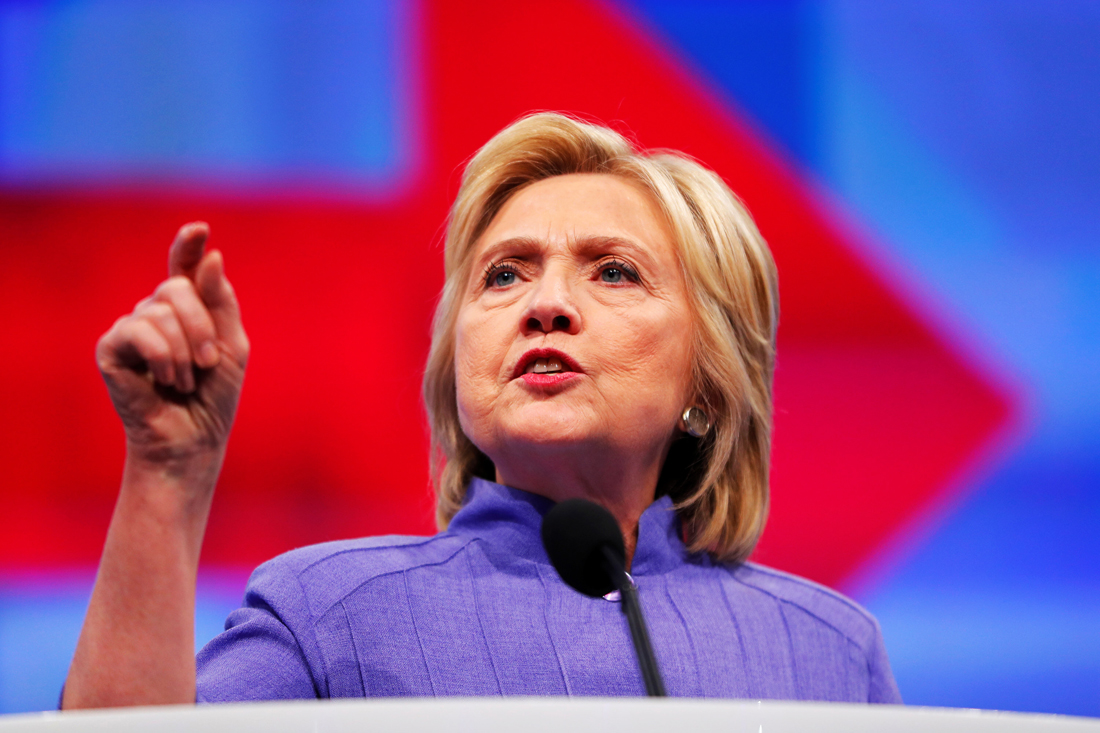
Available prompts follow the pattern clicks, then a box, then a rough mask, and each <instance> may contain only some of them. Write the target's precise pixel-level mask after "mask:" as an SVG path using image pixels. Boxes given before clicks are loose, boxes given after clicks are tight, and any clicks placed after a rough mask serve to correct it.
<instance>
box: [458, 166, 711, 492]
mask: <svg viewBox="0 0 1100 733" xmlns="http://www.w3.org/2000/svg"><path fill="white" fill-rule="evenodd" d="M473 258H474V264H473V268H472V270H471V275H470V280H469V282H468V283H467V284H466V290H465V293H464V296H463V301H462V305H461V307H460V311H459V315H458V322H457V326H456V328H457V331H456V339H457V340H456V350H455V367H456V372H457V398H458V410H459V417H460V420H461V424H462V428H463V430H464V431H465V433H466V435H467V436H468V437H469V438H470V439H471V440H472V441H473V443H474V444H475V445H476V446H478V448H479V449H480V450H481V451H482V452H483V453H485V454H486V455H487V456H489V458H491V459H492V460H493V461H494V463H496V465H497V468H498V471H499V472H500V476H499V477H498V478H499V479H500V480H502V481H504V482H505V483H509V482H510V481H509V471H508V467H510V466H511V467H513V469H514V468H515V467H517V466H522V464H523V463H524V461H525V459H526V458H527V457H531V458H536V457H538V456H539V455H547V454H549V455H555V454H557V455H561V456H563V457H564V456H565V455H576V454H577V451H578V449H579V451H580V453H579V455H582V456H583V455H586V454H587V455H589V456H590V457H591V458H593V459H597V460H598V459H599V458H600V456H601V455H606V456H607V458H608V459H611V458H612V456H615V455H634V456H636V457H637V459H638V460H639V461H647V460H648V461H656V462H657V468H658V470H659V467H660V466H659V464H660V462H662V461H663V459H664V455H665V452H666V451H667V448H668V445H669V443H670V441H671V438H672V435H673V433H674V431H675V430H676V424H677V420H678V417H679V414H680V413H681V412H682V410H683V409H684V407H685V405H686V404H687V402H688V400H689V398H690V397H691V390H690V383H691V363H690V358H691V338H692V321H691V315H690V312H689V308H688V303H687V296H686V289H685V284H684V280H683V276H682V274H681V271H680V267H679V263H678V258H677V254H676V249H675V247H674V245H673V239H672V235H671V233H670V231H669V229H668V226H667V224H666V223H665V221H664V218H663V216H662V215H661V212H660V210H659V209H658V207H657V204H656V202H655V201H654V200H653V199H652V198H651V196H650V195H649V194H648V192H646V191H645V190H644V189H642V188H641V187H639V186H637V185H635V184H633V183H631V182H629V181H627V180H625V179H623V178H619V177H617V176H612V175H605V174H574V175H567V176H557V177H554V178H549V179H546V180H543V181H540V182H538V183H535V184H532V185H530V186H528V187H527V188H525V189H523V190H522V191H520V192H519V193H518V194H516V195H515V196H513V197H512V198H511V199H509V200H508V202H507V203H506V204H505V205H504V206H503V207H502V208H501V210H500V212H499V213H498V214H497V216H496V217H495V218H494V219H493V221H492V223H491V224H490V226H489V228H488V229H487V230H486V231H485V233H484V234H483V235H482V236H481V238H480V239H479V240H478V242H477V243H476V244H475V246H474V253H473ZM605 451H606V453H604V452H605ZM536 463H537V461H536ZM511 473H512V474H513V475H514V476H517V477H518V473H519V472H517V471H516V470H512V471H511ZM514 485H520V486H521V487H522V488H527V487H526V486H523V485H522V484H514Z"/></svg>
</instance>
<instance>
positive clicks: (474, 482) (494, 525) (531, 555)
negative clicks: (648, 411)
mask: <svg viewBox="0 0 1100 733" xmlns="http://www.w3.org/2000/svg"><path fill="white" fill-rule="evenodd" d="M552 506H554V502H553V501H551V500H550V499H547V498H546V497H544V496H539V495H537V494H532V493H530V492H527V491H523V490H521V489H514V488H512V487H510V486H503V485H501V484H497V483H493V482H492V481H486V480H485V479H480V478H473V479H471V480H470V484H469V486H468V487H467V489H466V501H465V503H464V505H463V507H462V509H460V510H459V512H458V513H457V514H455V516H454V519H452V520H451V524H450V526H449V527H448V529H447V532H448V533H449V534H454V535H459V536H466V537H470V536H472V537H477V538H479V539H481V540H484V541H485V542H487V543H489V544H490V545H493V546H496V547H499V548H501V549H503V550H504V551H506V552H507V553H508V554H511V555H515V556H517V557H521V558H523V559H525V560H530V561H533V562H538V563H542V564H545V565H549V564H550V560H549V558H547V556H546V550H545V549H543V546H542V537H541V534H540V530H541V527H542V518H543V517H544V516H545V515H546V513H547V512H548V511H550V508H551V507H552ZM687 560H688V552H687V548H686V547H684V543H683V541H682V540H681V538H680V522H679V519H678V518H677V516H676V511H675V509H673V506H672V499H670V498H669V497H667V496H663V497H661V498H660V499H657V500H656V501H654V502H653V503H652V504H650V505H649V507H647V508H646V510H645V511H644V512H642V516H641V518H640V519H639V521H638V546H637V547H636V548H635V550H634V560H633V562H632V564H631V569H630V574H631V575H633V576H635V577H637V576H644V575H652V574H657V573H664V572H668V571H669V570H671V569H673V568H675V567H677V566H679V565H682V564H683V563H684V562H686V561H687Z"/></svg>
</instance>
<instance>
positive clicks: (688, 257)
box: [423, 113, 779, 562]
mask: <svg viewBox="0 0 1100 733" xmlns="http://www.w3.org/2000/svg"><path fill="white" fill-rule="evenodd" d="M574 173H601V174H609V175H614V176H619V177H621V178H623V179H625V180H627V181H630V182H632V183H634V184H637V185H640V186H641V187H643V188H644V189H645V190H646V191H648V192H649V194H650V195H651V196H652V197H653V200H654V201H655V203H656V204H657V205H658V207H659V209H660V211H661V212H662V213H663V214H664V216H665V217H666V219H667V221H668V224H669V227H670V230H671V231H672V234H673V238H674V243H675V246H676V250H677V255H678V260H679V263H680V267H681V269H682V271H683V276H684V280H685V282H686V283H687V293H688V300H689V307H690V309H691V312H692V320H693V327H694V334H693V340H692V353H691V363H692V389H693V393H694V395H695V402H694V405H696V406H698V407H700V408H702V409H703V410H704V411H705V412H706V413H707V415H708V417H709V418H710V421H711V428H710V430H709V432H708V433H707V434H706V435H705V436H703V437H702V438H693V437H690V436H687V435H683V434H681V435H680V436H679V437H678V438H677V439H676V440H675V441H674V442H673V443H672V447H671V448H670V449H669V453H668V456H667V458H666V460H665V464H664V467H663V469H662V471H661V477H660V479H659V481H658V486H657V495H658V496H660V495H663V494H669V495H670V496H671V497H672V498H673V500H674V502H675V506H676V511H677V513H678V515H679V517H680V519H681V523H682V527H683V532H684V540H685V542H686V544H687V546H688V548H689V549H690V550H691V551H693V552H702V551H706V552H708V553H710V554H711V555H712V556H713V557H714V558H715V559H716V560H719V561H723V562H738V561H741V560H744V559H745V558H747V557H748V556H749V554H750V553H751V552H752V550H753V547H754V546H755V545H756V542H757V541H758V540H759V538H760V535H761V533H762V532H763V530H764V523H765V521H766V519H767V513H768V474H769V456H770V452H771V432H772V377H773V373H774V371H775V336H776V326H777V323H778V316H779V295H778V283H777V275H776V268H775V262H774V260H773V259H772V255H771V252H770V251H769V249H768V246H767V244H766V243H765V242H764V240H763V238H762V237H761V236H760V233H759V231H758V230H757V228H756V224H755V223H754V222H753V219H752V217H751V215H750V214H749V212H748V210H747V209H746V208H745V206H744V205H743V204H742V203H741V201H740V200H739V199H738V198H737V196H736V195H734V193H733V192H732V191H731V190H730V189H729V187H728V186H726V184H725V183H724V182H723V181H722V179H721V178H720V177H719V176H718V175H717V174H715V173H714V172H713V171H710V170H708V169H707V168H705V167H703V166H702V165H700V164H699V163H697V162H696V161H694V160H692V159H691V158H689V157H688V156H685V155H683V154H681V153H678V152H675V151H668V150H641V149H638V148H636V147H635V146H634V145H632V144H631V143H630V141H628V140H627V139H626V138H625V137H623V136H622V135H620V134H619V133H617V132H615V131H613V130H611V129H608V128H606V127H603V126H600V125H594V124H591V123H587V122H583V121H580V120H577V119H574V118H572V117H568V116H565V115H561V114H556V113H539V114H533V115H530V116H527V117H524V118H522V119H520V120H518V121H517V122H515V123H513V124H512V125H510V126H508V127H507V128H505V129H504V130H502V131H501V132H500V133H498V134H497V135H496V136H495V137H493V139H491V140H490V141H489V142H488V143H486V145H485V146H484V147H483V148H482V149H481V150H480V151H479V152H478V153H477V155H475V156H474V157H473V158H472V159H471V160H470V162H469V164H468V165H467V166H466V170H465V173H464V175H463V177H462V185H461V188H460V189H459V192H458V196H457V197H456V199H455V202H454V205H453V207H452V209H451V213H450V218H449V221H448V227H447V235H446V244H445V252H444V268H445V272H446V284H445V285H444V288H443V294H442V297H441V299H440V302H439V306H438V308H437V309H436V313H435V319H434V322H433V328H432V345H431V351H430V353H429V356H428V363H427V367H426V369H425V374H424V384H423V395H424V402H425V405H426V407H427V412H428V418H429V423H430V427H431V444H432V481H433V483H434V485H435V489H436V496H437V503H436V520H437V523H438V525H439V527H440V529H444V528H446V526H447V524H448V523H449V522H450V520H451V518H452V517H453V516H454V515H455V513H456V512H457V511H458V510H459V508H461V506H462V503H463V501H464V499H465V495H466V487H467V484H468V483H469V481H470V479H471V477H473V476H480V477H482V478H486V479H489V480H493V479H494V478H495V469H494V467H493V465H492V462H491V461H490V460H489V458H488V457H487V456H485V455H484V454H483V453H482V452H481V451H480V450H478V448H477V446H475V445H474V444H473V443H472V442H471V441H470V439H469V438H468V437H467V436H466V435H465V433H463V431H462V428H461V426H460V425H459V417H458V405H457V402H456V394H455V384H456V382H455V377H456V373H455V323H456V321H457V317H458V311H459V309H460V307H461V305H462V293H463V289H464V288H465V286H466V283H467V282H468V280H469V278H470V276H471V273H470V268H471V266H472V262H473V254H474V252H475V250H476V248H477V247H476V245H477V243H478V239H479V238H480V237H481V235H482V234H483V233H484V232H485V230H486V229H487V228H488V226H489V224H490V222H491V221H492V220H493V217H494V216H496V214H497V212H499V211H500V209H501V207H502V206H503V205H504V203H505V202H506V201H507V200H508V199H509V198H510V197H512V196H514V195H515V194H516V193H517V192H519V191H520V190H522V189H523V188H524V187H526V186H529V185H531V184H532V183H535V182H537V181H541V180H544V179H547V178H551V177H553V176H560V175H568V174H574ZM685 407H687V406H686V405H685ZM669 430H670V432H671V431H674V430H676V427H675V426H673V425H670V426H669Z"/></svg>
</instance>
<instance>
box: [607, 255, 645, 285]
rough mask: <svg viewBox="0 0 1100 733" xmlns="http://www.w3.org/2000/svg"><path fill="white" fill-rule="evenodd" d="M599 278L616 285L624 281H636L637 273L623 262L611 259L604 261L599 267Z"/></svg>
mask: <svg viewBox="0 0 1100 733" xmlns="http://www.w3.org/2000/svg"><path fill="white" fill-rule="evenodd" d="M600 280H601V281H602V282H605V283H611V284H612V285H617V284H619V283H623V282H626V281H628V280H629V281H631V282H638V273H636V272H635V271H634V270H633V268H631V267H630V266H629V265H627V264H626V263H625V262H619V261H618V260H613V261H611V262H607V263H605V264H604V265H603V266H602V267H601V268H600Z"/></svg>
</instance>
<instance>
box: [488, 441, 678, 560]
mask: <svg viewBox="0 0 1100 733" xmlns="http://www.w3.org/2000/svg"><path fill="white" fill-rule="evenodd" d="M539 458H541V460H539V459H534V460H533V459H532V456H531V455H530V453H529V452H528V453H526V454H525V456H524V460H523V461H512V460H508V458H507V457H503V458H502V459H498V461H496V462H495V466H496V481H497V483H500V484H504V485H506V486H511V487H513V488H517V489H523V490H524V491H528V492H530V493H532V494H538V495H539V496H545V497H546V498H548V499H550V500H552V501H554V502H561V501H565V500H566V499H588V500H589V501H593V502H595V503H597V504H599V505H600V506H602V507H604V508H605V509H607V510H608V511H609V512H611V515H612V516H614V517H615V521H616V522H617V523H618V524H619V529H621V530H622V533H623V544H624V546H625V548H626V567H627V569H629V568H630V566H631V562H632V561H633V558H634V550H635V548H636V547H637V543H638V521H639V520H640V518H641V516H642V512H644V511H645V510H646V508H648V507H649V505H650V504H652V503H653V499H654V496H655V495H656V490H657V479H658V477H659V476H660V467H661V464H662V463H663V461H664V455H663V454H662V455H660V456H659V459H660V460H659V461H658V460H650V461H638V460H637V457H633V460H615V457H614V456H613V455H608V454H606V453H605V454H602V455H599V456H594V455H593V453H592V452H591V451H588V452H587V453H586V454H585V456H583V457H582V459H581V460H577V457H576V456H568V455H561V454H560V453H559V454H557V455H543V456H540V457H539ZM654 458H658V457H656V456H655V457H654ZM570 459H573V460H570Z"/></svg>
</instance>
